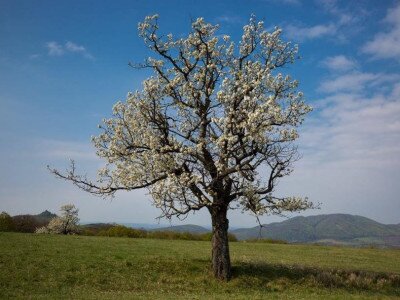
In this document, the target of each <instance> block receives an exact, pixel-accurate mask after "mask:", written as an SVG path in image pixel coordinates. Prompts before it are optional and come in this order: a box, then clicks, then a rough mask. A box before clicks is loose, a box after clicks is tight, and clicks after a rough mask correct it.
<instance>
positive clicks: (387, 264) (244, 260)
mask: <svg viewBox="0 0 400 300" xmlns="http://www.w3.org/2000/svg"><path fill="white" fill-rule="evenodd" d="M230 249H231V259H232V264H233V278H232V280H231V281H229V282H221V281H217V280H215V279H214V278H213V277H212V273H211V271H210V251H211V247H210V242H208V241H185V240H159V239H143V238H142V239H134V238H111V237H98V236H61V235H36V234H24V233H0V298H2V299H4V298H24V299H25V298H51V299H54V298H75V299H76V298H78V299H83V298H84V299H98V298H104V299H115V298H121V299H132V298H134V299H148V298H158V299H176V298H183V299H228V298H229V299H266V298H268V299H321V298H325V299H343V298H346V299H377V298H378V299H397V298H399V297H400V250H395V249H373V248H368V249H367V248H362V249H357V248H346V247H327V246H314V245H293V244H270V243H257V242H232V243H230Z"/></svg>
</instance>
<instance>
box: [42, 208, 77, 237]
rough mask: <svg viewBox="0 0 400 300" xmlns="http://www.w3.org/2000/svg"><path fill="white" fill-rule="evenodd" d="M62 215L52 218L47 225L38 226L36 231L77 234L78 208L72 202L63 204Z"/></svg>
mask: <svg viewBox="0 0 400 300" xmlns="http://www.w3.org/2000/svg"><path fill="white" fill-rule="evenodd" d="M60 211H61V216H60V217H56V218H53V219H51V220H50V223H49V224H48V225H47V226H43V227H40V228H38V229H37V230H36V231H35V232H36V233H54V234H75V233H78V232H79V230H78V229H79V228H78V222H79V218H78V211H79V210H78V209H77V208H75V206H74V205H72V204H67V205H64V206H61V209H60Z"/></svg>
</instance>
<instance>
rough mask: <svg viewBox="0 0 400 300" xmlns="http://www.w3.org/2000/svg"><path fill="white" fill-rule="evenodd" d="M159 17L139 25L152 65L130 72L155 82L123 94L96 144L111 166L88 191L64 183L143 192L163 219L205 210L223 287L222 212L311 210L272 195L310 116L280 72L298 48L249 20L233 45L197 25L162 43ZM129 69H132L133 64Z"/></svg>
mask: <svg viewBox="0 0 400 300" xmlns="http://www.w3.org/2000/svg"><path fill="white" fill-rule="evenodd" d="M158 29H159V26H158V16H157V15H155V16H151V17H146V18H145V20H144V22H143V23H139V35H140V36H141V37H142V38H143V39H144V41H145V44H146V45H147V46H148V47H149V49H150V50H151V51H153V52H154V53H155V54H156V55H157V58H149V59H147V60H146V61H145V63H143V64H141V65H137V66H134V67H139V68H150V69H152V70H153V71H154V76H152V77H150V78H149V79H147V80H145V81H144V82H143V90H142V91H136V92H134V93H129V94H128V96H127V100H126V102H124V103H121V102H118V103H117V104H115V106H114V108H113V115H114V116H113V117H112V118H111V119H108V120H104V125H101V126H100V128H101V129H103V133H102V134H100V135H99V136H98V137H95V138H94V139H93V141H94V144H95V146H96V148H97V154H98V155H99V156H100V157H102V158H104V159H105V160H106V161H107V164H106V166H105V167H104V168H103V169H101V170H99V176H100V179H99V181H98V182H97V183H96V182H93V181H90V180H88V179H87V178H86V177H82V176H80V175H78V174H76V172H75V165H74V163H73V162H72V166H71V169H70V170H69V171H68V173H66V174H64V173H61V172H59V171H57V170H54V169H53V170H52V172H54V174H55V175H56V176H58V177H60V178H64V179H67V180H70V181H72V182H73V183H74V184H75V185H77V186H78V187H80V188H82V189H83V190H85V191H88V192H90V193H93V194H97V195H103V196H108V195H114V193H115V192H116V191H119V190H128V191H130V190H134V189H140V188H147V189H148V190H149V192H150V194H151V196H152V198H153V200H154V203H155V205H156V206H157V207H159V208H160V209H161V210H162V214H161V216H160V217H167V218H171V217H172V216H178V217H181V216H185V215H186V214H188V213H189V212H190V211H197V210H200V209H202V208H206V209H207V210H208V211H209V213H210V215H211V222H212V266H213V272H214V275H215V277H217V278H220V279H225V280H228V279H229V278H230V276H231V264H230V257H229V245H228V219H227V211H228V209H229V208H232V207H241V208H242V209H243V210H244V211H249V212H251V213H253V214H254V215H256V216H257V217H258V216H260V215H262V214H274V213H276V214H281V213H282V212H283V211H298V210H304V209H307V208H310V207H312V203H310V202H309V201H308V200H307V199H302V198H299V197H285V198H280V197H276V196H274V195H273V194H272V192H273V191H274V188H275V186H276V183H277V181H278V179H279V178H281V177H283V176H286V175H289V174H290V173H291V171H292V163H293V162H294V161H295V160H297V159H298V155H297V149H296V147H295V146H294V145H293V141H294V140H296V139H297V137H298V134H297V130H296V128H297V127H298V126H299V125H300V124H301V122H302V120H303V117H304V116H305V115H306V114H307V113H308V112H309V111H310V110H311V108H310V107H309V106H308V105H306V104H305V103H304V101H303V94H302V93H301V92H299V91H297V86H298V82H297V81H296V80H292V79H291V78H290V77H289V76H288V75H286V76H285V75H284V74H282V73H280V70H283V67H286V65H288V64H290V63H293V62H294V60H295V58H296V55H297V46H292V45H291V44H290V43H287V42H283V41H282V40H281V29H278V28H276V29H275V30H274V31H272V32H267V31H266V30H264V26H263V22H256V20H255V19H254V18H253V17H252V18H251V19H250V22H249V24H248V25H246V26H244V27H243V31H244V32H243V35H242V39H241V41H240V42H239V44H235V43H234V42H231V41H230V37H229V36H226V35H225V36H223V37H222V38H221V37H220V36H219V35H217V34H216V31H217V29H218V26H214V25H211V24H209V23H206V22H205V21H204V20H203V18H198V19H197V20H196V21H194V22H193V23H192V30H191V32H190V33H189V35H188V36H187V37H185V38H174V37H173V35H172V34H168V35H167V36H165V37H162V36H160V35H159V34H158ZM132 66H133V65H132Z"/></svg>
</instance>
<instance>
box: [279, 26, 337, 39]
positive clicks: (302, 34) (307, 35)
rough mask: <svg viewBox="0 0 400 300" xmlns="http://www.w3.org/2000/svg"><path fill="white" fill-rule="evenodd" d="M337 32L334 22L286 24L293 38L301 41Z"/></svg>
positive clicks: (287, 31)
mask: <svg viewBox="0 0 400 300" xmlns="http://www.w3.org/2000/svg"><path fill="white" fill-rule="evenodd" d="M335 33H336V26H335V25H334V24H327V25H315V26H295V25H288V26H286V34H287V35H288V37H289V38H291V39H296V40H300V41H304V40H311V39H316V38H320V37H323V36H332V35H334V34H335Z"/></svg>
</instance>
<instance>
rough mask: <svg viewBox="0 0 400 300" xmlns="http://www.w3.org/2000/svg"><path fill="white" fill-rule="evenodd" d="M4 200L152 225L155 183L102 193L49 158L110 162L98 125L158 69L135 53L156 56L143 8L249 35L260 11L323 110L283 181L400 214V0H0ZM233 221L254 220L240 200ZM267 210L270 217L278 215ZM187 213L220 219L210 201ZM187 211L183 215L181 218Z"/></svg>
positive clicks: (315, 195) (282, 188) (167, 23)
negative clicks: (149, 189) (294, 51)
mask: <svg viewBox="0 0 400 300" xmlns="http://www.w3.org/2000/svg"><path fill="white" fill-rule="evenodd" d="M0 8H1V9H0V145H1V147H0V211H2V210H5V211H8V212H9V213H11V214H17V213H38V212H41V211H43V210H45V209H49V210H52V211H57V210H58V208H59V207H60V206H61V205H62V204H65V203H74V204H75V205H76V206H77V207H78V208H79V209H80V217H81V219H82V221H117V222H136V223H139V222H140V223H154V222H155V220H154V218H155V217H157V216H158V211H157V210H156V209H155V208H154V207H152V206H151V202H150V201H149V197H148V196H147V195H146V191H134V192H131V193H121V194H118V195H117V196H116V198H115V199H113V200H103V199H99V198H96V197H93V196H91V195H88V194H86V193H84V192H82V191H79V190H77V189H75V188H74V187H73V186H72V185H71V184H69V183H66V182H62V181H59V180H57V179H55V178H54V177H52V176H51V175H50V174H49V172H48V171H47V170H46V165H47V164H51V165H52V166H55V167H58V168H61V169H63V168H66V167H67V166H68V160H69V158H72V159H74V160H75V161H76V162H77V164H78V166H79V168H80V170H82V171H83V172H88V174H89V175H90V174H93V173H94V171H95V169H96V168H97V167H99V166H101V162H100V161H99V160H97V159H96V157H95V155H94V149H93V148H92V147H91V144H90V137H91V136H92V135H96V134H98V133H99V132H98V130H97V124H99V123H100V122H101V119H102V118H103V117H107V116H109V115H110V112H111V108H112V105H113V104H114V103H115V102H116V101H118V100H124V98H125V95H126V94H127V92H128V91H133V90H135V89H138V88H140V86H141V81H142V80H143V79H145V78H146V77H147V76H148V75H149V73H148V72H146V71H139V70H133V69H132V68H130V67H129V66H128V62H129V61H132V62H142V61H143V60H144V59H145V58H146V57H148V56H149V55H150V53H149V52H148V50H147V49H146V47H145V46H144V44H143V41H142V40H141V39H140V38H139V37H138V35H137V23H138V22H140V21H142V20H143V19H144V17H145V16H146V15H150V14H154V13H158V14H159V15H160V27H161V31H162V32H164V33H165V34H167V33H169V32H172V33H174V34H176V35H185V34H186V33H187V32H188V30H189V28H190V22H191V20H192V19H195V18H197V17H200V16H201V17H204V18H205V19H206V21H209V22H211V23H218V24H220V27H221V28H220V33H221V34H229V35H231V36H232V40H238V39H239V37H240V35H241V28H242V27H243V25H244V24H245V23H246V21H247V20H248V19H249V17H250V15H251V14H252V13H255V14H256V16H257V18H258V19H260V20H263V21H264V22H265V24H266V27H267V28H273V27H274V26H279V27H281V28H282V29H283V30H284V37H285V39H287V40H291V41H293V42H296V43H298V44H299V47H300V55H301V57H302V59H301V60H300V61H298V62H297V63H296V64H295V65H293V66H291V67H290V68H287V69H286V70H285V72H287V73H288V74H291V75H293V76H294V77H295V78H297V79H298V80H299V81H300V87H301V90H303V92H304V94H305V96H306V98H307V99H308V102H309V103H310V104H311V105H312V106H313V107H314V111H313V112H312V114H311V115H310V116H309V118H308V119H307V120H306V122H305V124H304V126H303V127H302V129H301V135H300V139H299V146H300V151H301V153H302V156H303V158H302V160H301V161H299V162H298V163H297V164H296V166H295V172H294V173H293V174H292V175H291V176H290V177H288V178H287V179H283V180H282V181H281V183H280V185H279V187H278V190H277V193H279V194H282V195H299V196H308V197H309V198H310V199H311V200H313V201H315V202H321V203H322V205H321V209H320V210H318V211H309V212H306V213H302V215H307V214H316V213H338V212H342V213H352V214H359V215H364V216H367V217H370V218H373V219H375V220H377V221H380V222H383V223H399V222H400V218H399V214H398V212H399V211H400V198H399V194H400V185H399V184H398V183H399V182H400V66H399V63H400V3H399V2H398V1H379V2H378V1H374V0H370V1H367V0H360V1H335V0H320V1H305V0H281V1H278V0H249V1H149V0H147V1H27V0H26V1H18V0H14V1H4V0H0ZM230 217H231V224H232V225H233V226H236V227H237V226H255V225H256V223H255V220H254V218H252V217H249V216H246V215H243V214H241V213H239V212H232V213H231V215H230ZM279 220H281V219H279V218H278V217H264V218H263V219H262V221H263V222H266V223H268V222H271V221H279ZM185 222H186V223H197V224H202V225H207V224H209V217H208V216H207V213H198V214H196V215H190V216H189V217H188V219H187V220H186V221H185ZM174 223H177V222H174Z"/></svg>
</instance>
